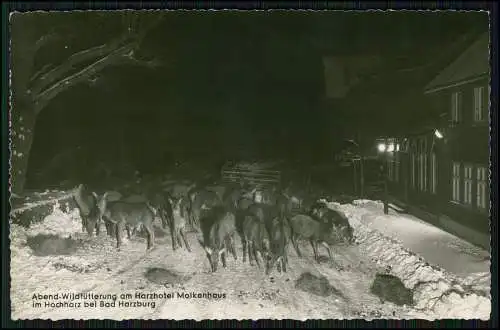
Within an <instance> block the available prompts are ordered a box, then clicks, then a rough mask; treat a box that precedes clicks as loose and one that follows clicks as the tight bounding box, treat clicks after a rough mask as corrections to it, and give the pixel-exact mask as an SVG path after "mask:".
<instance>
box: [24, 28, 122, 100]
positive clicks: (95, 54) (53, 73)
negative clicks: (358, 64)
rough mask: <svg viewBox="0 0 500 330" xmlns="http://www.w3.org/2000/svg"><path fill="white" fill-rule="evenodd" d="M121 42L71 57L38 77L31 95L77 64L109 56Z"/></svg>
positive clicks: (59, 77)
mask: <svg viewBox="0 0 500 330" xmlns="http://www.w3.org/2000/svg"><path fill="white" fill-rule="evenodd" d="M123 42H124V38H123V37H121V38H119V39H117V40H114V41H113V42H110V43H107V44H104V45H99V46H96V47H92V48H89V49H85V50H83V51H81V52H78V53H75V54H73V55H71V56H70V57H69V58H68V59H67V60H66V61H64V62H63V63H62V64H61V65H58V66H56V67H55V68H53V69H52V70H50V71H48V72H45V73H44V74H42V75H40V76H39V77H38V78H37V79H36V82H34V83H33V87H32V88H31V93H32V94H33V95H37V94H39V93H41V92H42V91H43V90H44V89H46V88H47V87H48V86H50V84H52V83H54V82H55V81H56V80H58V79H61V78H62V77H63V76H64V75H66V74H67V72H68V71H70V70H71V69H74V68H75V66H77V65H78V64H81V63H82V62H86V61H89V60H92V59H96V58H99V57H102V56H105V55H106V54H109V53H111V52H113V51H114V50H116V49H117V48H119V46H120V45H121V44H123ZM33 78H34V77H33Z"/></svg>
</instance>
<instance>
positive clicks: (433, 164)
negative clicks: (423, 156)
mask: <svg viewBox="0 0 500 330" xmlns="http://www.w3.org/2000/svg"><path fill="white" fill-rule="evenodd" d="M436 192H437V158H436V153H435V152H432V153H431V193H433V194H435V193H436Z"/></svg>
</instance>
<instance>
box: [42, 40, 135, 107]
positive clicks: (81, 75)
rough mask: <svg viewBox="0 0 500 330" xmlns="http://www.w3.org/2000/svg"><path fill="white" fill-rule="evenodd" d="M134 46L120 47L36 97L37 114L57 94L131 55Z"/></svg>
mask: <svg viewBox="0 0 500 330" xmlns="http://www.w3.org/2000/svg"><path fill="white" fill-rule="evenodd" d="M133 46H134V44H133V43H132V44H126V45H124V46H122V47H119V48H118V49H116V50H114V51H112V52H111V53H109V54H108V55H106V56H104V57H102V58H100V59H98V60H97V61H95V62H94V63H92V64H90V65H89V66H87V67H85V68H84V69H82V70H80V71H78V72H76V73H74V74H72V75H70V76H69V77H66V78H64V79H61V80H59V81H58V82H56V83H54V84H53V85H52V86H50V87H49V88H47V89H45V90H44V91H42V92H40V93H39V94H37V95H35V97H34V101H35V112H36V113H39V112H40V111H41V110H42V109H43V108H44V107H45V105H47V103H48V102H49V101H50V100H52V99H53V98H54V97H55V96H57V94H59V93H61V92H62V91H64V90H66V89H68V88H69V87H72V86H74V85H76V84H78V83H79V82H82V81H85V80H87V79H89V78H91V77H93V76H94V75H95V74H96V73H97V72H98V71H101V70H102V69H104V68H105V67H107V66H109V65H110V64H114V62H117V61H119V60H120V59H121V58H122V57H123V56H124V55H126V54H128V53H130V51H131V50H132V48H133Z"/></svg>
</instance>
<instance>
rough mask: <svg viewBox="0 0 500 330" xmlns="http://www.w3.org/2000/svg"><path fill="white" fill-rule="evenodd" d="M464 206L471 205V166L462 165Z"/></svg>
mask: <svg viewBox="0 0 500 330" xmlns="http://www.w3.org/2000/svg"><path fill="white" fill-rule="evenodd" d="M464 204H467V205H472V166H471V165H464Z"/></svg>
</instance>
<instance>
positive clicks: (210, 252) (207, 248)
mask: <svg viewBox="0 0 500 330" xmlns="http://www.w3.org/2000/svg"><path fill="white" fill-rule="evenodd" d="M204 249H205V251H207V253H208V254H209V255H212V252H213V251H212V249H211V248H209V247H207V246H206V247H204Z"/></svg>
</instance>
